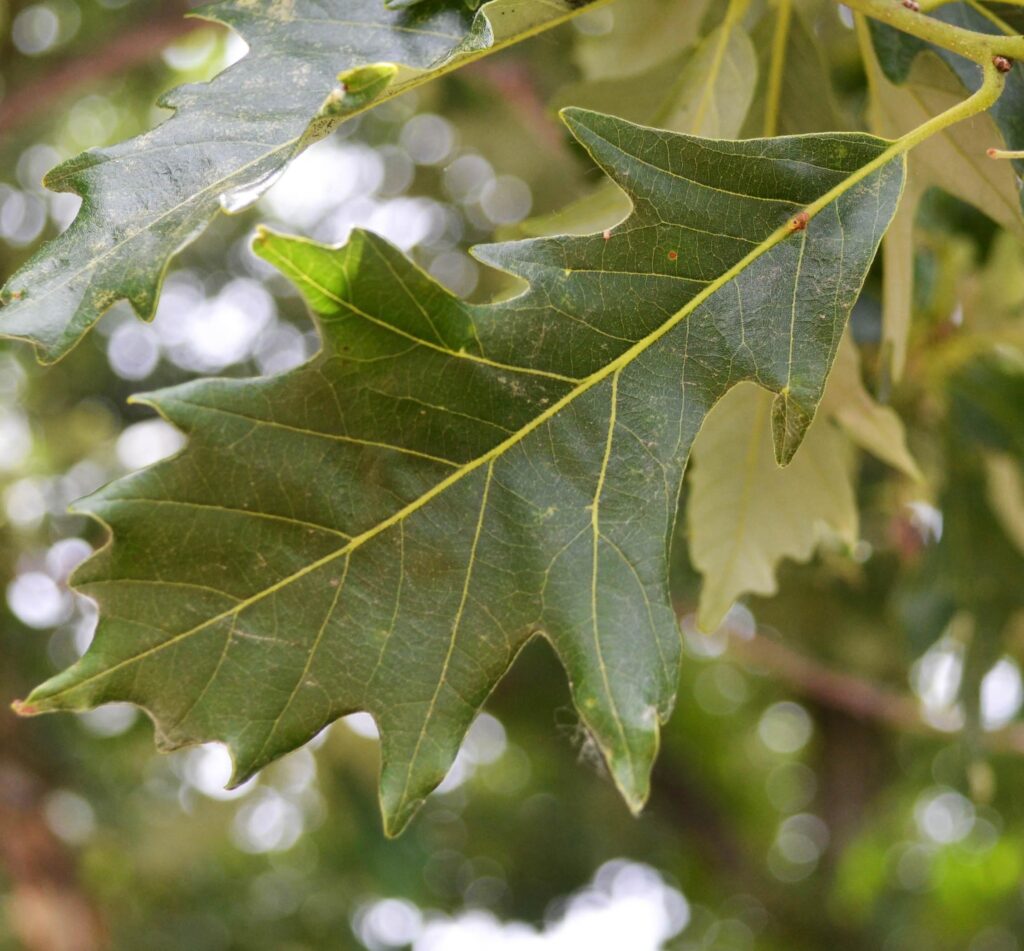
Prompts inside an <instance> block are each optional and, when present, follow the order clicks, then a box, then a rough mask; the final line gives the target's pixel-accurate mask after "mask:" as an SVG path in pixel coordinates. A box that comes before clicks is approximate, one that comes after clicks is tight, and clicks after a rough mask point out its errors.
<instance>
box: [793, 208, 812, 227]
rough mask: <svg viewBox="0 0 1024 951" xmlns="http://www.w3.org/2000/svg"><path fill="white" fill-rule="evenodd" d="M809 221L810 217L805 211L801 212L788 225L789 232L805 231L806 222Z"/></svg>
mask: <svg viewBox="0 0 1024 951" xmlns="http://www.w3.org/2000/svg"><path fill="white" fill-rule="evenodd" d="M810 220H811V216H810V215H809V214H807V212H806V211H801V212H800V214H798V215H796V216H795V217H794V218H793V220H792V221H790V223H789V230H790V231H806V230H807V222H809V221H810Z"/></svg>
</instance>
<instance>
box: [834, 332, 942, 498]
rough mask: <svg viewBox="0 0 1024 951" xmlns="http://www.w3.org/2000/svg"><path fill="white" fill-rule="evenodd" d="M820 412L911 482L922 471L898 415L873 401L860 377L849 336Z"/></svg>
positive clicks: (838, 356)
mask: <svg viewBox="0 0 1024 951" xmlns="http://www.w3.org/2000/svg"><path fill="white" fill-rule="evenodd" d="M821 412H822V413H825V414H827V415H829V416H830V417H831V418H832V419H834V420H835V421H836V422H837V423H838V424H839V425H840V426H842V428H843V430H844V431H845V432H846V434H847V436H849V437H850V439H852V440H853V441H854V442H855V443H856V444H857V445H858V446H860V447H861V448H862V449H866V450H867V451H868V452H870V453H871V454H872V455H873V456H877V457H878V458H879V459H881V460H882V461H883V462H887V463H888V464H889V465H890V466H892V467H893V468H894V469H898V470H899V471H900V472H902V473H904V475H908V476H910V478H912V479H921V478H922V476H921V470H920V469H919V468H918V466H917V463H916V462H915V461H914V457H913V456H912V455H911V454H910V450H909V449H908V448H907V436H906V432H905V431H904V429H903V423H902V421H901V420H900V418H899V416H897V415H896V412H895V411H894V410H893V409H891V408H890V407H888V406H882V405H880V404H879V403H877V402H876V401H875V400H873V399H872V398H871V395H870V394H869V393H868V391H867V390H866V389H865V387H864V381H863V380H862V379H861V373H860V354H859V353H858V352H857V346H856V344H855V343H854V342H853V341H852V340H851V339H850V336H849V334H847V335H846V336H845V337H844V338H843V342H842V343H841V344H840V345H839V352H838V353H837V354H836V362H835V363H834V364H833V365H832V375H831V376H830V377H829V380H828V386H827V387H826V389H825V396H824V398H823V399H822V402H821Z"/></svg>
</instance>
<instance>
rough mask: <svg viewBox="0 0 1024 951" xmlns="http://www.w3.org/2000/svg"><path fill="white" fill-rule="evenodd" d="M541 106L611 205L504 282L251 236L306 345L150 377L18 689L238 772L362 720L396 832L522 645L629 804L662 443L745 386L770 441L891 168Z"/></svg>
mask: <svg viewBox="0 0 1024 951" xmlns="http://www.w3.org/2000/svg"><path fill="white" fill-rule="evenodd" d="M566 118H567V121H568V123H569V125H570V127H571V129H572V130H573V133H574V134H575V135H576V137H577V138H578V139H579V140H580V142H581V143H582V144H583V145H584V146H585V147H586V148H587V149H588V150H589V151H590V153H591V154H592V155H593V157H594V159H595V160H596V161H597V162H598V164H600V165H601V166H602V167H603V168H604V169H605V170H606V171H607V172H608V174H609V175H610V176H611V177H612V178H613V179H614V180H615V182H616V183H617V184H618V185H619V186H620V187H621V188H622V189H623V190H624V191H625V192H627V193H628V194H629V196H630V198H631V199H632V201H633V203H634V206H635V207H634V212H633V214H632V216H631V217H630V218H629V219H627V221H625V222H624V223H623V224H622V225H620V226H618V227H616V228H615V229H614V232H613V233H610V234H607V235H601V234H597V235H591V236H585V237H575V238H567V237H562V238H548V239H536V240H529V241H522V242H513V243H509V244H501V245H492V246H487V247H483V248H479V249H478V252H477V253H478V256H479V257H480V258H481V259H482V260H484V261H486V262H488V263H491V264H493V265H495V266H497V267H500V268H503V269H505V270H506V271H509V272H511V273H513V274H516V275H519V276H520V277H522V278H524V279H525V280H526V281H527V282H528V283H529V287H528V289H527V290H525V291H524V292H523V293H522V294H521V295H520V296H518V297H515V298H513V299H511V300H507V301H503V302H501V303H496V304H489V305H473V304H467V303H465V302H463V301H461V300H459V299H457V298H455V297H453V296H452V295H451V294H449V293H448V292H446V291H445V290H444V289H443V288H441V287H440V286H439V285H437V284H436V283H434V282H433V281H432V280H431V279H430V278H429V277H428V276H427V275H425V274H424V273H423V272H422V271H420V270H419V269H417V268H416V267H415V266H414V265H413V264H412V263H411V262H410V261H409V260H408V259H407V258H405V257H404V256H403V255H402V254H401V253H399V252H398V251H396V250H395V249H394V248H393V247H392V246H390V245H389V244H387V243H386V242H385V241H383V240H382V239H380V238H377V237H375V236H373V235H372V234H368V233H365V232H357V233H355V234H354V235H353V236H352V238H351V239H350V241H349V242H348V244H346V245H345V246H344V247H342V248H338V249H330V248H325V247H322V246H318V245H315V244H311V243H309V242H306V241H303V240H300V239H295V238H286V237H282V236H276V235H271V234H265V235H263V236H262V237H261V238H260V239H259V240H258V242H257V246H258V251H259V253H260V254H261V255H262V256H263V257H265V258H267V259H268V260H270V261H272V262H273V263H275V264H276V265H277V266H278V267H279V268H280V269H281V270H282V272H283V273H285V274H286V275H288V276H289V277H290V278H291V279H292V280H293V281H295V283H296V284H297V285H298V286H299V288H300V289H301V290H302V292H303V294H304V295H305V297H306V299H307V301H308V302H309V305H310V307H311V308H312V310H313V312H314V314H315V315H316V318H317V323H318V325H319V327H320V330H321V333H322V336H323V350H322V351H321V353H320V354H319V355H318V356H316V357H315V358H314V359H313V360H312V361H311V362H310V363H309V364H307V365H305V366H303V367H300V368H299V369H297V370H294V371H291V372H289V373H286V374H283V375H281V376H277V377H271V378H267V379H259V380H245V381H232V380H214V381H200V382H197V383H191V384H187V385H185V386H182V387H178V388H175V389H172V390H167V391H164V392H161V393H157V394H154V395H153V396H151V397H149V402H150V403H151V404H152V405H154V406H156V407H157V408H158V409H159V410H160V412H161V413H163V414H164V415H165V416H166V417H167V418H168V419H169V420H171V421H172V422H173V423H174V424H175V425H177V426H179V427H181V428H182V429H183V430H184V431H186V432H187V433H188V434H189V442H188V445H187V448H186V449H185V450H184V451H183V452H182V454H181V455H179V456H178V457H176V458H174V459H171V460H168V461H166V462H163V463H160V464H158V465H156V466H154V467H152V468H150V469H147V470H144V471H142V472H140V473H138V474H136V475H134V476H132V477H129V478H127V479H123V480H121V481H119V482H116V483H114V484H113V485H111V486H109V487H108V488H106V489H104V490H102V491H101V492H100V493H98V494H97V495H95V496H93V497H92V499H91V500H89V501H88V502H87V503H86V504H85V506H84V508H85V510H87V511H89V512H92V513H93V514H94V515H96V516H97V517H98V518H100V519H101V520H103V522H105V523H106V524H107V525H109V526H110V528H111V530H112V533H113V542H112V544H111V545H109V546H108V547H106V548H105V549H103V550H102V552H101V553H100V554H98V555H97V556H96V557H95V558H93V559H92V560H91V561H90V562H89V563H88V564H87V565H86V566H85V567H84V569H83V570H82V571H81V573H80V574H79V576H78V579H77V581H78V584H79V585H80V588H81V590H82V591H83V592H85V593H87V594H88V595H90V596H91V597H93V598H95V599H96V600H97V601H98V602H99V604H100V609H101V612H102V620H101V623H100V628H99V630H98V633H97V636H96V639H95V642H94V645H93V646H92V648H91V649H90V650H89V652H88V653H87V654H86V655H85V657H84V658H83V659H82V660H81V661H80V662H79V663H77V664H76V665H75V666H74V667H72V668H71V669H69V670H68V671H66V672H65V673H63V674H60V675H59V676H57V677H55V678H54V679H52V680H51V681H49V682H48V683H46V684H44V685H43V686H42V687H40V688H38V689H37V690H36V691H35V692H34V693H33V694H32V696H31V697H30V698H29V699H28V701H27V706H26V707H23V710H27V711H28V712H35V711H44V710H56V709H82V708H86V707H90V706H94V705H96V704H100V703H104V702H106V701H109V700H115V699H119V700H130V701H132V702H135V703H138V704H141V705H143V706H145V707H146V708H147V709H148V710H149V712H150V714H151V715H152V717H153V719H154V721H155V722H156V724H157V731H158V737H159V741H160V743H161V745H162V746H164V747H176V746H180V745H183V744H187V743H192V742H196V741H200V740H222V741H224V742H226V743H227V744H228V745H229V747H230V748H231V750H232V753H233V755H234V758H235V775H234V782H236V783H237V782H241V781H242V780H244V779H245V778H246V777H247V776H249V775H251V774H252V773H253V772H255V771H256V770H258V769H259V768H260V767H261V766H263V765H264V764H266V763H268V762H269V761H270V760H272V759H274V758H275V757H277V756H280V755H281V754H282V753H284V752H286V751H288V750H291V749H293V748H295V747H296V746H298V745H300V744H301V743H304V742H305V741H307V740H308V739H310V737H312V736H313V735H315V734H316V733H317V731H319V730H320V729H322V728H323V727H324V726H325V725H326V724H328V723H329V722H331V720H333V719H334V718H336V717H338V716H340V715H342V714H345V713H348V712H350V711H353V710H368V711H369V712H370V713H372V714H373V715H374V717H375V718H376V719H377V722H378V724H379V726H380V729H381V734H382V744H383V747H382V761H383V766H382V777H381V784H382V801H383V807H384V812H385V818H386V823H387V826H388V828H389V829H390V830H391V831H397V830H399V829H401V828H402V826H403V825H404V824H405V823H406V821H407V820H408V819H409V817H410V816H411V815H412V813H413V812H414V811H415V809H416V808H417V806H418V805H419V804H420V803H421V802H422V800H423V798H424V797H425V796H426V795H427V793H428V792H429V791H430V790H431V789H432V788H433V787H434V786H435V785H436V784H437V783H438V782H439V781H440V780H441V779H442V777H443V776H444V774H445V772H446V770H447V769H448V767H449V765H450V764H451V762H452V759H453V758H454V756H455V754H456V752H457V750H458V747H459V743H460V740H461V738H462V736H463V734H464V732H465V731H466V729H467V728H468V726H469V724H470V723H471V721H472V719H473V717H474V715H475V714H476V712H477V711H478V710H479V708H480V706H481V704H482V703H483V702H484V700H485V699H486V697H487V695H488V694H489V692H490V691H491V689H492V688H493V687H494V685H495V683H496V682H497V681H498V680H499V679H500V678H501V677H502V675H503V674H504V673H505V671H506V670H507V669H508V667H509V665H510V664H511V663H512V661H513V660H514V659H515V656H516V654H517V653H518V652H519V650H520V649H521V648H522V647H523V645H524V644H525V643H526V642H527V641H528V640H529V639H530V638H531V637H533V636H534V635H535V634H543V635H544V636H546V637H547V638H548V639H549V641H550V642H551V644H552V645H553V646H554V648H555V650H556V652H557V654H558V656H559V657H560V659H561V661H562V663H563V664H564V666H565V668H566V670H567V673H568V675H569V679H570V681H571V683H572V689H573V696H574V700H575V703H576V706H577V708H578V710H579V713H580V716H581V717H582V719H583V721H584V723H585V724H586V726H587V728H588V729H589V730H590V731H591V733H592V734H593V736H594V738H595V740H596V742H597V744H598V746H599V748H600V749H601V750H602V752H603V753H604V756H605V758H606V760H607V763H608V766H609V769H610V771H611V774H612V776H613V778H614V780H615V782H616V783H617V784H618V786H619V788H620V789H621V790H622V792H623V794H624V796H625V798H626V800H627V801H628V803H629V804H630V806H631V807H633V808H634V809H637V808H639V807H640V806H641V805H642V804H643V802H644V800H645V799H646V797H647V793H648V788H649V773H650V768H651V763H652V761H653V759H654V757H655V754H656V751H657V747H658V734H659V724H660V722H662V721H664V720H665V718H666V717H667V716H668V714H669V712H670V710H671V708H672V705H673V702H674V694H675V689H676V681H677V676H678V664H679V655H680V649H679V638H678V630H677V627H676V621H675V616H674V614H673V611H672V608H671V605H670V603H669V596H668V587H667V574H668V565H667V561H668V544H669V539H670V537H671V533H672V528H673V523H674V521H675V518H676V502H677V495H678V492H679V486H680V482H681V479H682V473H683V468H684V465H685V462H686V458H687V455H688V452H689V448H690V445H691V443H692V441H693V438H694V436H695V434H696V432H697V430H698V429H699V428H700V426H701V424H702V423H703V421H704V419H705V417H706V415H707V413H708V411H709V410H710V409H711V407H712V406H713V405H714V403H715V402H716V401H717V400H718V399H719V398H720V397H721V396H722V395H723V394H724V393H725V392H726V391H727V390H728V389H729V388H730V387H732V386H733V385H734V384H736V383H738V382H740V381H743V380H753V381H755V382H757V383H759V384H761V385H762V386H764V387H765V388H767V389H769V390H772V391H774V392H775V393H776V394H778V395H777V396H776V398H775V400H774V406H773V417H774V420H773V423H774V425H773V430H774V437H775V446H776V454H777V455H778V456H779V458H780V459H781V460H782V461H784V462H785V461H788V460H789V459H790V458H791V457H792V455H793V453H794V452H795V451H796V449H797V447H798V445H799V442H800V440H801V438H802V437H803V434H804V432H805V431H806V429H807V427H808V425H809V424H810V422H811V419H812V418H813V415H814V412H815V409H816V406H817V403H818V401H819V399H820V397H821V394H822V390H823V387H824V384H825V377H826V374H827V372H828V369H829V367H830V365H831V363H832V361H833V359H834V357H835V353H836V349H837V347H838V345H839V341H840V338H841V336H842V332H843V327H844V325H845V322H846V318H847V315H848V313H849V310H850V308H851V306H852V305H853V302H854V300H855V299H856V297H857V295H858V293H859V291H860V287H861V284H862V282H863V280H864V276H865V274H866V272H867V269H868V267H869V265H870V263H871V260H872V258H873V257H874V255H875V252H876V249H877V247H878V243H879V241H880V239H881V236H882V233H883V231H884V230H885V228H886V226H887V224H888V222H889V220H890V218H891V217H892V214H893V212H894V210H895V207H896V203H897V201H898V199H899V194H900V190H901V188H902V184H903V177H904V163H903V161H902V159H901V158H890V159H888V160H886V158H885V155H886V148H887V145H888V143H887V142H886V141H885V140H882V139H877V138H875V137H872V136H868V135H863V134H828V135H815V136H804V137H793V138H779V139H766V140H751V141H744V142H732V141H722V140H719V141H715V140H707V139H699V138H695V137H691V136H683V135H675V134H672V133H668V132H661V131H656V130H652V129H645V128H641V127H638V126H633V125H630V124H628V123H626V122H623V121H622V120H618V119H613V118H610V117H607V116H602V115H600V114H596V113H588V112H583V111H577V110H572V111H569V112H568V113H567V114H566ZM872 162H874V163H876V164H875V165H871V166H870V168H866V167H865V166H868V165H869V163H872ZM826 196H827V197H826ZM818 199H824V201H823V203H822V206H821V208H820V210H819V211H818V213H817V214H816V215H815V216H814V217H812V218H811V219H810V221H809V223H808V224H807V226H806V228H805V229H802V230H801V229H797V230H793V229H792V228H791V227H790V224H789V223H790V222H791V221H792V219H793V216H794V215H795V214H797V213H798V212H799V211H800V209H802V208H804V207H805V206H807V205H808V204H809V203H812V202H815V201H817V200H818Z"/></svg>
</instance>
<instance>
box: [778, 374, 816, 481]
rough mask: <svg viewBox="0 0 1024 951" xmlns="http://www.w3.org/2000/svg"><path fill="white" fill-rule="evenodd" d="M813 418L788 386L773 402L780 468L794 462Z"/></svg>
mask: <svg viewBox="0 0 1024 951" xmlns="http://www.w3.org/2000/svg"><path fill="white" fill-rule="evenodd" d="M813 418H814V414H813V413H808V412H807V411H806V410H804V409H803V407H801V406H800V405H799V404H798V403H797V402H796V400H794V399H793V396H792V394H791V392H790V390H789V387H788V386H787V387H784V388H783V389H782V390H781V391H780V392H779V393H778V394H777V395H776V397H775V399H774V400H773V402H772V442H773V443H774V445H775V461H776V462H777V463H778V464H779V465H780V466H788V465H789V464H790V462H792V461H793V456H795V455H796V451H797V450H798V449H799V448H800V444H801V443H802V442H803V441H804V436H805V435H806V434H807V429H808V428H809V427H810V425H811V421H812V420H813Z"/></svg>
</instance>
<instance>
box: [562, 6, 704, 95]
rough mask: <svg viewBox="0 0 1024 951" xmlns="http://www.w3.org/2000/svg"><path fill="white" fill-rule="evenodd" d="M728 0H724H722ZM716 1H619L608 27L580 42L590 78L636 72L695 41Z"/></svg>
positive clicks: (579, 61)
mask: <svg viewBox="0 0 1024 951" xmlns="http://www.w3.org/2000/svg"><path fill="white" fill-rule="evenodd" d="M717 2H720V3H724V0H717ZM710 5H711V0H619V2H618V3H615V4H613V5H612V6H611V7H609V8H608V9H607V10H605V11H601V16H602V18H604V17H607V19H608V21H609V22H608V23H607V24H606V25H607V27H608V28H607V29H606V30H605V31H604V32H602V33H600V34H598V35H596V36H582V37H580V38H579V40H577V42H576V50H575V56H574V58H575V60H576V65H577V66H579V68H580V72H581V73H582V74H583V76H584V78H585V79H609V78H613V77H623V76H635V75H636V74H638V73H644V72H646V71H647V69H648V68H649V66H650V64H651V63H656V62H659V61H661V60H664V59H667V58H668V57H670V56H672V55H674V54H678V52H679V51H680V50H683V49H686V47H687V46H690V45H691V44H693V43H695V42H696V41H697V39H698V38H699V36H700V28H701V23H702V22H703V20H704V14H705V13H706V12H707V10H708V8H709V6H710Z"/></svg>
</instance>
